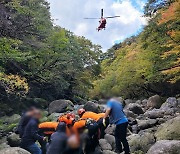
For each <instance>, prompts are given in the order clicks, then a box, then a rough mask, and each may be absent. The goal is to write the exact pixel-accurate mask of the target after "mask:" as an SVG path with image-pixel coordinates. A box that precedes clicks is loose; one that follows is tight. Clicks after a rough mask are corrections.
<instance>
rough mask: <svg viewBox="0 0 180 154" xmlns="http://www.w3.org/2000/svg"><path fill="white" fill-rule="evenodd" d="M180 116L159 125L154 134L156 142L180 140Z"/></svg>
mask: <svg viewBox="0 0 180 154" xmlns="http://www.w3.org/2000/svg"><path fill="white" fill-rule="evenodd" d="M179 128H180V116H178V117H176V118H173V119H170V120H168V121H167V122H165V123H164V124H162V125H160V126H159V127H158V129H157V132H156V133H155V136H156V138H157V140H180V131H179Z"/></svg>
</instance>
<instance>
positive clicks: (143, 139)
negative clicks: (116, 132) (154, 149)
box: [128, 132, 155, 154]
mask: <svg viewBox="0 0 180 154" xmlns="http://www.w3.org/2000/svg"><path fill="white" fill-rule="evenodd" d="M128 142H129V146H130V148H131V152H132V153H134V154H137V152H138V151H142V152H143V153H146V152H147V151H148V150H149V148H150V147H151V146H152V145H153V144H154V143H155V138H154V135H153V134H152V133H148V132H142V133H140V134H132V135H130V136H128ZM142 152H141V153H142ZM141 153H140V154H141Z"/></svg>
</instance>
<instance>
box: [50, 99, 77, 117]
mask: <svg viewBox="0 0 180 154" xmlns="http://www.w3.org/2000/svg"><path fill="white" fill-rule="evenodd" d="M73 107H74V105H73V103H72V102H71V101H70V100H64V99H60V100H55V101H53V102H51V103H50V105H49V113H50V114H51V113H54V112H56V113H63V112H67V111H72V110H73Z"/></svg>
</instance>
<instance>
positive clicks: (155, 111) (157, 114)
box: [144, 109, 165, 119]
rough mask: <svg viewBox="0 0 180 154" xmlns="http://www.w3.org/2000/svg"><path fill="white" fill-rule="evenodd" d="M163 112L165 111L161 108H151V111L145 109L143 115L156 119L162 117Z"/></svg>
mask: <svg viewBox="0 0 180 154" xmlns="http://www.w3.org/2000/svg"><path fill="white" fill-rule="evenodd" d="M164 113H165V111H163V110H161V109H153V110H151V111H146V112H145V113H144V115H145V116H147V117H148V118H150V119H156V118H162V117H164Z"/></svg>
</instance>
